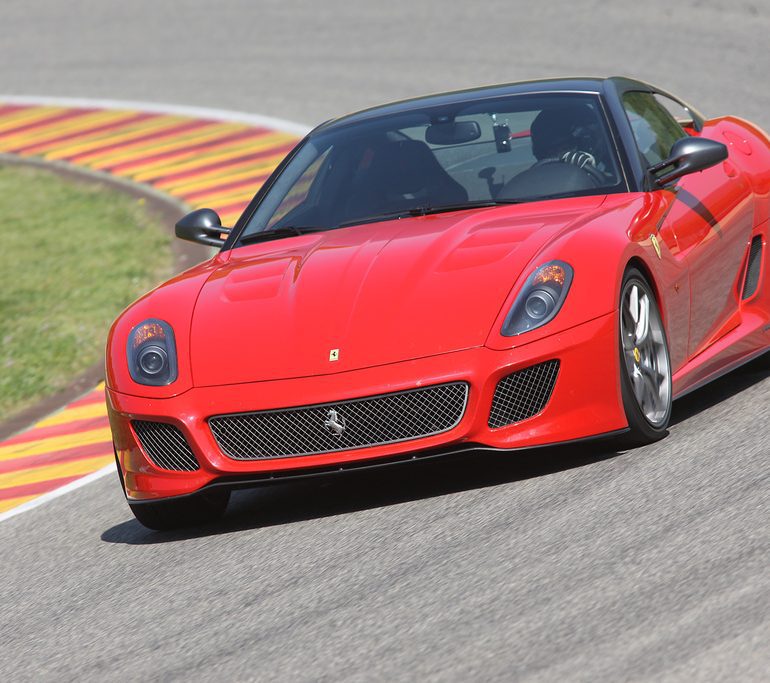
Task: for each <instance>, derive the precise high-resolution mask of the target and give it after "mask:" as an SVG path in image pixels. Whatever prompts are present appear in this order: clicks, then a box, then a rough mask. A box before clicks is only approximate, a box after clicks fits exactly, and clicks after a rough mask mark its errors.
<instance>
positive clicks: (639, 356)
mask: <svg viewBox="0 0 770 683" xmlns="http://www.w3.org/2000/svg"><path fill="white" fill-rule="evenodd" d="M634 360H635V361H636V362H637V363H638V362H639V361H640V360H642V354H641V353H639V349H638V348H636V347H634Z"/></svg>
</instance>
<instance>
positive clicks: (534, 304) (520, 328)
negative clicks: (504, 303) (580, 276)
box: [501, 261, 572, 337]
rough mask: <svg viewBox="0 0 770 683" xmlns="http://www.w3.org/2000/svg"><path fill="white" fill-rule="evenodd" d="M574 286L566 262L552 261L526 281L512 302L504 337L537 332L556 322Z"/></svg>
mask: <svg viewBox="0 0 770 683" xmlns="http://www.w3.org/2000/svg"><path fill="white" fill-rule="evenodd" d="M570 284H572V267H571V266H570V265H568V264H566V263H564V261H550V262H549V263H546V264H545V265H542V266H540V267H539V268H538V269H537V270H536V271H535V272H534V273H532V275H530V276H529V278H527V281H526V282H525V283H524V287H523V288H522V290H521V292H520V293H519V295H518V296H517V297H516V301H514V302H513V306H511V310H510V311H509V313H508V315H507V317H506V318H505V322H504V323H503V329H502V330H501V332H502V334H503V336H504V337H513V336H515V335H517V334H521V333H522V332H528V331H529V330H534V329H535V328H537V327H540V326H542V325H545V324H546V323H547V322H548V321H550V320H553V318H554V317H555V316H556V314H557V313H558V312H559V309H560V308H561V306H562V304H563V303H564V299H565V298H566V297H567V292H568V291H569V286H570Z"/></svg>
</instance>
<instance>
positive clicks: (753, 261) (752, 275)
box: [741, 235, 762, 301]
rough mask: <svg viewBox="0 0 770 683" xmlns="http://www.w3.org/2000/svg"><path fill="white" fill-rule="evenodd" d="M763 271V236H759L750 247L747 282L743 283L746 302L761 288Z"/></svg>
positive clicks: (752, 241)
mask: <svg viewBox="0 0 770 683" xmlns="http://www.w3.org/2000/svg"><path fill="white" fill-rule="evenodd" d="M761 270H762V236H761V235H757V236H756V237H755V238H754V239H753V240H751V247H749V263H748V266H747V268H746V281H745V282H744V283H743V296H742V297H741V299H743V300H744V301H745V300H746V299H750V298H751V297H752V296H754V294H755V293H756V291H757V287H758V286H759V273H760V271H761Z"/></svg>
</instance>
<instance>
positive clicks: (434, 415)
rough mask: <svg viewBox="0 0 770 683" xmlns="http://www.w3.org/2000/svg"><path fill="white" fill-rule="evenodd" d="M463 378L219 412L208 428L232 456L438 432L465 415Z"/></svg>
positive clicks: (277, 454)
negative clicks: (335, 398) (257, 409)
mask: <svg viewBox="0 0 770 683" xmlns="http://www.w3.org/2000/svg"><path fill="white" fill-rule="evenodd" d="M467 400H468V385H467V383H465V382H452V383H449V384H438V385H435V386H431V387H424V388H420V389H411V390H408V391H400V392H397V393H393V394H384V395H382V396H370V397H367V398H359V399H353V400H348V401H339V402H337V403H324V404H321V405H314V406H303V407H300V408H286V409H284V410H266V411H261V412H257V413H239V414H236V415H218V416H216V417H212V418H210V419H209V425H210V427H211V432H212V434H213V435H214V438H215V439H216V441H217V443H218V444H219V447H220V448H221V449H222V452H223V453H225V455H227V456H229V457H231V458H235V459H236V460H261V459H265V458H285V457H290V456H293V455H311V454H315V453H331V452H334V451H345V450H350V449H353V448H364V447H368V446H379V445H382V444H388V443H395V442H397V441H407V440H409V439H417V438H421V437H425V436H431V435H433V434H440V433H441V432H446V431H448V430H450V429H452V428H453V427H455V426H456V425H457V424H458V423H459V422H460V420H461V419H462V416H463V414H464V413H465V405H466V402H467Z"/></svg>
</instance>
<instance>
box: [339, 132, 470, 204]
mask: <svg viewBox="0 0 770 683" xmlns="http://www.w3.org/2000/svg"><path fill="white" fill-rule="evenodd" d="M352 185H353V192H352V193H351V195H352V196H351V198H350V200H349V201H348V204H347V207H346V213H347V214H348V215H349V216H350V217H352V218H355V217H365V216H372V215H376V214H379V213H390V212H398V211H402V210H407V209H410V208H416V207H422V206H443V205H446V204H459V203H462V202H466V201H468V193H467V191H466V190H465V188H464V187H463V186H462V185H460V183H458V182H457V181H456V180H454V179H453V178H452V176H450V175H449V174H448V173H447V172H446V171H445V170H444V168H443V167H442V166H441V164H440V163H439V162H438V160H437V159H436V157H435V155H434V154H433V152H431V150H430V148H429V147H428V145H426V144H425V143H424V142H420V141H419V140H409V139H404V140H395V141H393V140H391V141H388V142H386V143H383V144H382V145H380V146H378V147H376V148H369V149H367V150H365V151H364V153H363V155H362V157H361V161H360V163H359V164H358V168H357V169H356V171H355V177H354V179H353V183H352Z"/></svg>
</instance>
